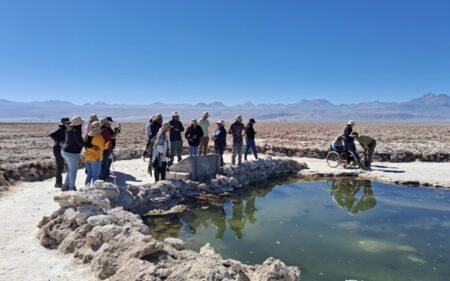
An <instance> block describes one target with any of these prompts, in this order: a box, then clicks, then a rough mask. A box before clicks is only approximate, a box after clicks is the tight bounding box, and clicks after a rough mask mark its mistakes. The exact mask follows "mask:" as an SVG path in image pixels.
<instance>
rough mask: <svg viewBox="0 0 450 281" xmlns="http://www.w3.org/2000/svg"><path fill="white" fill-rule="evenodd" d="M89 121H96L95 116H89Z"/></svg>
mask: <svg viewBox="0 0 450 281" xmlns="http://www.w3.org/2000/svg"><path fill="white" fill-rule="evenodd" d="M89 121H91V122H94V121H98V117H97V115H95V114H91V116H89Z"/></svg>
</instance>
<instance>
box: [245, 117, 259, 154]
mask: <svg viewBox="0 0 450 281" xmlns="http://www.w3.org/2000/svg"><path fill="white" fill-rule="evenodd" d="M255 123H256V121H255V119H253V118H251V119H250V120H249V121H248V123H247V126H246V127H245V143H246V144H247V146H246V148H245V153H244V160H245V161H247V154H248V152H249V151H250V149H251V150H252V152H253V155H254V156H255V159H258V154H257V152H256V143H255V134H256V132H255V129H254V128H253V125H255Z"/></svg>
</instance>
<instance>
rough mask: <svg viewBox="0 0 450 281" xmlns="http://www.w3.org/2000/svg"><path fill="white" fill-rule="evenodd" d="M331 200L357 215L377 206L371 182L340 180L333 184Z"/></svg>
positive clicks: (334, 181)
mask: <svg viewBox="0 0 450 281" xmlns="http://www.w3.org/2000/svg"><path fill="white" fill-rule="evenodd" d="M331 198H332V199H333V201H334V202H335V203H336V204H338V205H339V206H340V207H342V208H345V209H347V211H348V213H349V214H351V215H356V214H358V213H360V212H364V211H367V210H370V209H372V208H373V207H375V205H376V204H377V200H376V199H375V195H374V193H373V189H372V184H371V182H370V181H368V180H367V181H361V180H358V181H356V180H353V179H338V180H333V181H332V182H331Z"/></svg>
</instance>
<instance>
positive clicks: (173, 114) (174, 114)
mask: <svg viewBox="0 0 450 281" xmlns="http://www.w3.org/2000/svg"><path fill="white" fill-rule="evenodd" d="M172 116H180V114H178V112H176V111H174V112H172Z"/></svg>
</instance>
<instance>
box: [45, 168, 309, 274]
mask: <svg viewBox="0 0 450 281" xmlns="http://www.w3.org/2000/svg"><path fill="white" fill-rule="evenodd" d="M305 167H306V166H305V165H304V164H299V163H298V162H296V161H293V160H287V159H266V160H258V161H255V162H248V163H244V164H242V165H239V166H227V167H225V169H224V174H223V175H220V176H218V178H217V179H214V180H212V181H211V182H209V183H198V182H192V181H175V180H170V181H162V182H159V183H157V184H154V185H144V186H133V187H130V188H129V189H127V188H123V187H121V188H119V187H117V186H114V185H112V184H110V183H103V182H101V181H98V182H96V183H95V186H94V187H92V188H87V189H82V190H80V191H77V192H75V191H71V192H65V193H61V194H60V195H57V196H55V198H54V199H55V201H56V202H58V204H59V205H60V209H59V210H57V211H56V212H54V213H53V214H52V215H51V216H48V217H44V218H43V219H42V220H41V222H40V223H39V225H38V227H39V232H38V239H39V241H40V243H41V244H42V245H43V246H45V247H47V248H51V249H58V250H59V251H61V252H63V253H66V254H69V253H72V254H73V255H74V256H75V257H76V258H79V259H80V260H82V261H83V262H84V263H89V264H90V265H91V268H92V270H93V271H94V272H95V273H96V275H97V276H98V277H99V278H100V279H106V278H110V280H113V281H114V280H121V281H128V280H129V281H138V280H242V281H243V280H261V281H262V280H299V279H300V271H299V269H298V268H297V267H291V266H286V265H285V264H284V263H283V262H281V261H280V260H277V259H274V258H268V259H267V260H266V261H265V262H264V263H263V264H262V265H254V266H253V265H246V264H242V263H241V262H239V261H236V260H230V259H229V260H224V259H222V257H221V256H220V255H218V254H216V253H215V252H214V250H213V249H212V248H211V247H210V246H209V245H208V244H207V245H205V246H204V247H203V248H202V249H201V250H200V252H199V253H197V252H194V251H191V250H186V249H184V242H183V241H182V240H179V239H175V238H168V239H165V240H164V241H158V240H156V239H154V238H153V237H152V236H150V235H149V234H148V233H149V229H148V227H147V226H146V225H145V224H144V223H143V221H142V220H141V218H140V217H139V216H138V215H136V214H134V213H133V212H137V213H144V212H146V211H150V210H156V209H158V208H163V209H167V208H171V207H173V206H175V205H176V204H179V203H180V202H183V201H185V200H187V199H189V198H195V197H196V196H199V195H201V194H203V195H210V194H221V193H223V192H233V191H234V190H236V189H240V188H246V187H249V186H250V185H253V184H256V183H258V182H261V181H266V180H268V179H270V178H278V177H284V176H287V175H290V174H295V173H297V172H298V171H300V170H301V169H303V168H305ZM128 210H131V211H133V212H131V211H128Z"/></svg>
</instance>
